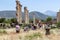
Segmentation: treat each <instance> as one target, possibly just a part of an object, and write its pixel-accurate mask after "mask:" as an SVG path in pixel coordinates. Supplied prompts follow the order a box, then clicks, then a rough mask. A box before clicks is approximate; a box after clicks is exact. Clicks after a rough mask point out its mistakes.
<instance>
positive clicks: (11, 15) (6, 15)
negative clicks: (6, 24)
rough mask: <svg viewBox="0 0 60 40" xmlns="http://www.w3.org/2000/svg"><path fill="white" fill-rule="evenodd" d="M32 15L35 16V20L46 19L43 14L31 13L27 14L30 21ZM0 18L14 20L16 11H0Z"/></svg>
mask: <svg viewBox="0 0 60 40" xmlns="http://www.w3.org/2000/svg"><path fill="white" fill-rule="evenodd" d="M33 13H34V14H35V17H36V19H46V18H47V17H48V16H47V15H44V14H43V13H40V12H37V11H32V12H30V13H29V17H30V19H32V18H33ZM0 17H2V18H16V11H0ZM22 18H23V19H24V13H23V12H22Z"/></svg>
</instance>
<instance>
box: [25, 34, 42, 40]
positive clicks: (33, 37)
mask: <svg viewBox="0 0 60 40" xmlns="http://www.w3.org/2000/svg"><path fill="white" fill-rule="evenodd" d="M38 37H39V38H42V35H41V33H34V34H31V35H26V36H25V39H28V40H33V39H35V38H38Z"/></svg>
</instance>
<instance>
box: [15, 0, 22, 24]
mask: <svg viewBox="0 0 60 40" xmlns="http://www.w3.org/2000/svg"><path fill="white" fill-rule="evenodd" d="M21 7H22V5H21V4H20V2H19V1H18V0H16V18H17V22H18V23H19V24H22V12H21Z"/></svg>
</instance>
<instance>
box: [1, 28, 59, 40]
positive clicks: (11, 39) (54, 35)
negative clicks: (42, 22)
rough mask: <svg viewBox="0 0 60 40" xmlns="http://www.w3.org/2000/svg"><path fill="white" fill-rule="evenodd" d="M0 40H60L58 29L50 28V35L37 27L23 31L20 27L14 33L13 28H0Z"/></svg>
mask: <svg viewBox="0 0 60 40" xmlns="http://www.w3.org/2000/svg"><path fill="white" fill-rule="evenodd" d="M0 30H3V31H1V32H0V40H60V30H59V29H52V30H51V35H48V36H46V35H45V30H43V29H37V30H30V31H29V32H24V31H23V29H21V31H20V33H15V28H12V29H0Z"/></svg>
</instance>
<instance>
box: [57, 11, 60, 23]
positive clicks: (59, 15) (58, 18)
mask: <svg viewBox="0 0 60 40" xmlns="http://www.w3.org/2000/svg"><path fill="white" fill-rule="evenodd" d="M57 22H60V10H59V12H57Z"/></svg>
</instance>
